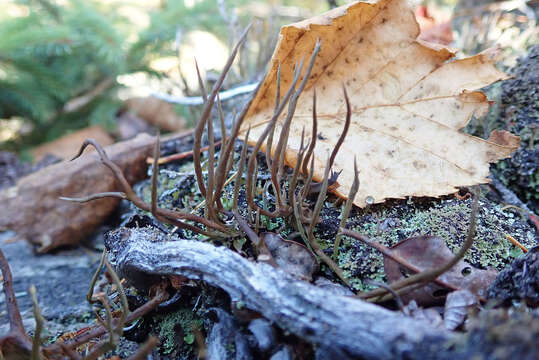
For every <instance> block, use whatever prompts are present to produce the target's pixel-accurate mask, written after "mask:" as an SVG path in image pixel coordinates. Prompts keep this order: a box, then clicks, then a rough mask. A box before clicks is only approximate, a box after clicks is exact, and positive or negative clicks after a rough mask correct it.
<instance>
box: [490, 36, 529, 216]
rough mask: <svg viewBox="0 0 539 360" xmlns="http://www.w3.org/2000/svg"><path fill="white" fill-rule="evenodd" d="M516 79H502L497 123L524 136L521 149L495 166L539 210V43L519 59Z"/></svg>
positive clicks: (521, 136)
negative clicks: (538, 138) (538, 139)
mask: <svg viewBox="0 0 539 360" xmlns="http://www.w3.org/2000/svg"><path fill="white" fill-rule="evenodd" d="M511 75H513V78H512V79H509V80H506V81H504V82H503V83H502V95H501V106H500V110H501V111H500V115H499V118H498V121H497V123H498V124H500V125H501V127H503V128H505V129H507V130H509V131H511V132H512V133H513V134H516V135H518V136H520V149H519V150H518V151H517V152H515V153H514V154H513V156H511V158H510V159H506V160H503V161H501V162H499V163H498V164H497V165H496V166H495V167H494V173H495V175H496V176H497V177H498V178H500V179H501V181H502V182H503V183H504V184H505V185H507V186H509V187H510V188H511V189H512V190H513V191H514V192H515V193H516V194H517V196H518V197H519V198H520V199H521V200H522V201H524V202H526V203H527V205H528V206H529V207H530V208H531V209H532V210H534V211H535V212H537V211H538V210H539V204H538V201H539V172H538V171H537V168H538V167H539V141H536V138H537V135H538V134H539V129H538V127H539V45H535V46H534V47H532V48H531V49H530V51H529V53H528V55H527V56H525V57H523V58H521V59H519V61H518V64H517V66H516V67H515V68H514V69H513V70H512V71H511Z"/></svg>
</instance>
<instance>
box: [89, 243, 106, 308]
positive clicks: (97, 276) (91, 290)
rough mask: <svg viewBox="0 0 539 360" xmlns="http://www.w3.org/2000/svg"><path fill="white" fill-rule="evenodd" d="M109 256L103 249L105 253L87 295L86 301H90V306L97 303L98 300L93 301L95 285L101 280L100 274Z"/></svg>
mask: <svg viewBox="0 0 539 360" xmlns="http://www.w3.org/2000/svg"><path fill="white" fill-rule="evenodd" d="M106 256H107V249H106V248H105V249H103V253H102V254H101V260H99V265H97V269H96V270H95V273H94V275H93V276H92V280H91V281H90V287H89V288H88V293H87V294H86V301H88V304H90V305H92V304H94V303H96V302H97V301H98V300H94V299H92V297H93V296H94V287H95V283H96V282H97V279H98V278H99V273H100V272H101V269H102V268H103V264H104V263H105V257H106Z"/></svg>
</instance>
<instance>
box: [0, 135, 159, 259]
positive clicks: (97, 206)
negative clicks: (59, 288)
mask: <svg viewBox="0 0 539 360" xmlns="http://www.w3.org/2000/svg"><path fill="white" fill-rule="evenodd" d="M154 141H155V140H154V138H153V137H151V136H149V135H146V134H141V135H139V136H137V137H136V138H134V139H131V140H128V141H124V142H120V143H117V144H114V145H111V146H107V147H106V148H105V151H106V152H107V154H108V155H109V157H110V158H111V159H112V161H114V162H115V163H116V164H118V165H119V166H120V168H122V170H123V171H124V173H125V174H126V178H127V179H128V181H130V182H131V183H133V182H135V181H138V180H141V179H142V178H144V177H145V176H146V167H147V165H146V162H145V160H146V157H147V156H148V155H149V154H150V153H151V149H152V147H153V143H154ZM73 155H75V154H73ZM118 189H119V185H118V184H117V183H116V180H115V178H114V176H113V175H112V173H111V171H110V170H109V169H107V168H106V167H105V166H103V164H102V163H101V161H99V156H98V155H97V153H96V152H91V153H88V154H85V155H83V156H81V157H80V158H78V159H76V160H74V161H72V162H67V161H63V162H61V163H58V164H54V165H51V166H49V167H46V168H44V169H42V170H40V171H37V172H35V173H33V174H30V175H28V176H26V177H24V178H22V179H20V180H19V181H18V182H17V184H16V185H15V186H13V187H10V188H7V189H5V190H3V191H2V192H1V193H0V204H2V216H0V230H12V231H15V232H16V233H17V236H18V237H20V238H26V239H27V240H29V241H30V242H32V243H33V244H36V245H38V246H39V248H38V251H39V252H47V251H49V250H51V249H53V248H56V247H58V246H62V245H70V244H76V243H78V241H80V240H81V239H83V238H84V236H86V235H88V234H90V233H91V232H92V231H94V230H95V229H96V228H97V226H99V224H101V223H102V222H103V220H104V219H105V218H106V217H107V216H108V215H109V214H110V213H111V212H112V211H113V210H114V208H115V207H116V205H117V204H118V201H119V200H118V199H114V198H107V199H100V200H96V201H93V202H91V203H88V204H85V205H81V204H77V203H72V202H68V201H62V200H60V199H59V197H61V196H68V197H81V196H86V195H89V194H94V193H98V192H107V191H114V190H118Z"/></svg>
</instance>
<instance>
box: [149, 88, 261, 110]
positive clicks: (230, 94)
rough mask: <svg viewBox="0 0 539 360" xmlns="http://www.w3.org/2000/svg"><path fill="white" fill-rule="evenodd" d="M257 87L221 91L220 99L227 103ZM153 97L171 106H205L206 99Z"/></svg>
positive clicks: (195, 97) (159, 95)
mask: <svg viewBox="0 0 539 360" xmlns="http://www.w3.org/2000/svg"><path fill="white" fill-rule="evenodd" d="M257 86H258V83H253V84H246V85H241V86H237V87H235V88H232V89H229V90H225V91H221V92H220V93H219V98H220V99H221V101H226V100H229V99H232V98H234V97H236V96H238V95H243V94H249V93H252V92H253V91H254V90H255V89H256V87H257ZM152 96H153V97H155V98H157V99H160V100H163V101H166V102H168V103H171V104H179V105H202V104H204V98H203V97H202V96H184V97H178V96H173V95H169V94H163V93H152Z"/></svg>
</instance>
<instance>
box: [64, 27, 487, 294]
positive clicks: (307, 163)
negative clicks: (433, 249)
mask: <svg viewBox="0 0 539 360" xmlns="http://www.w3.org/2000/svg"><path fill="white" fill-rule="evenodd" d="M247 31H248V29H247V30H245V32H244V33H243V35H242V36H241V38H240V40H239V41H238V43H237V45H236V46H235V48H234V49H233V51H232V53H231V55H230V57H229V59H228V61H227V63H226V65H225V67H224V70H223V72H222V73H221V76H220V77H219V79H218V80H217V82H216V83H215V85H214V86H213V89H212V92H211V94H209V96H208V94H207V93H206V92H205V90H204V86H203V81H202V79H201V77H200V72H199V71H198V66H197V75H198V79H199V84H200V88H201V91H202V96H203V99H204V100H205V104H204V109H203V111H202V115H201V117H200V120H199V122H198V123H197V126H196V128H195V130H194V145H193V165H194V169H195V175H196V180H197V185H198V189H199V191H200V193H201V194H202V195H203V196H204V198H205V200H204V205H205V209H204V215H203V216H201V215H197V214H194V213H192V212H186V211H182V210H170V209H164V208H160V207H158V206H157V174H158V163H159V152H160V144H159V136H158V137H157V141H156V143H155V147H154V156H153V169H152V180H151V183H152V185H151V203H146V202H144V201H143V200H142V199H141V198H140V197H139V196H137V195H136V193H135V191H134V190H133V189H132V187H131V186H130V185H129V183H128V182H127V180H126V178H125V177H124V175H123V173H122V171H121V169H120V168H119V167H118V166H117V165H116V164H114V163H113V162H112V161H110V159H109V158H108V157H107V155H106V153H105V152H104V150H103V149H102V148H101V147H100V146H99V144H97V143H96V142H94V141H93V140H86V141H85V142H84V144H83V145H82V147H81V149H80V151H79V153H78V154H77V155H76V156H75V158H76V157H78V156H80V154H82V152H83V150H84V149H85V147H86V146H88V145H90V144H91V145H93V146H94V147H95V148H96V150H97V151H98V153H99V156H100V158H101V161H102V162H103V163H104V164H105V165H106V166H107V167H109V168H110V169H111V170H112V172H113V173H114V175H115V177H116V178H117V179H118V180H119V182H120V184H121V186H122V187H123V190H124V192H109V193H100V194H94V195H90V196H88V197H85V198H77V199H75V198H64V199H66V200H71V201H77V202H86V201H90V200H94V199H99V198H103V197H118V198H122V199H127V200H129V201H131V202H132V203H133V204H134V205H135V206H137V207H138V208H140V209H141V210H143V211H149V212H151V214H152V215H153V216H154V217H155V219H157V220H158V221H161V222H164V223H168V224H171V225H174V226H176V227H178V228H181V229H187V230H191V231H193V232H194V233H199V234H202V235H205V236H208V237H212V238H231V237H235V236H238V235H241V232H243V233H245V234H246V235H247V237H248V238H249V239H250V240H251V241H252V243H253V246H254V247H255V250H257V251H258V252H259V254H260V252H262V251H263V252H264V253H265V254H268V252H267V249H264V247H265V246H264V244H263V242H262V241H261V240H260V239H259V238H258V235H257V233H256V231H254V230H253V229H252V228H251V227H250V226H249V223H254V224H255V229H258V222H259V221H258V220H259V217H260V215H264V216H266V217H268V218H283V219H284V220H285V221H286V222H287V224H288V225H289V226H290V227H292V228H295V229H296V231H297V232H298V233H299V234H300V235H301V237H302V238H303V240H304V242H305V244H306V245H307V247H308V248H309V250H311V251H312V252H314V253H315V254H316V255H317V256H318V257H319V258H320V260H322V261H323V262H324V263H326V265H327V266H328V267H329V268H330V269H331V270H332V271H334V272H335V274H336V275H337V276H338V277H339V278H340V279H341V280H342V281H343V282H344V283H345V284H347V285H349V281H348V279H347V278H345V276H344V275H343V272H342V270H341V269H340V268H339V266H338V265H337V264H336V263H335V261H334V259H337V256H338V250H339V246H340V241H341V235H346V236H349V237H353V238H355V239H357V240H360V241H362V242H364V243H366V244H367V245H369V246H371V247H374V248H376V249H377V250H379V251H380V252H382V253H383V254H384V256H387V257H389V258H391V259H393V260H394V261H396V262H397V263H399V264H400V265H402V266H403V268H404V269H407V270H408V271H410V272H411V273H416V274H415V275H413V276H409V277H407V278H405V279H403V280H401V281H397V282H395V283H393V284H392V285H391V287H388V286H385V285H383V284H378V285H380V288H378V289H375V290H373V291H370V292H366V293H360V294H358V296H359V297H361V298H363V299H368V300H371V301H383V300H387V299H391V298H392V297H396V295H398V294H400V293H404V292H408V291H411V290H412V289H413V288H414V287H417V286H421V284H424V283H426V282H430V281H435V282H436V283H438V284H439V285H442V286H446V287H448V288H450V289H451V288H454V286H450V285H449V284H446V283H444V282H443V281H441V280H439V279H436V278H437V277H438V276H439V275H441V274H442V273H443V272H445V271H447V270H448V269H450V268H451V267H452V266H453V265H455V264H456V263H457V262H458V261H459V260H460V259H461V258H462V257H463V256H464V253H465V252H466V251H467V250H468V248H469V247H470V246H471V243H472V241H473V233H474V232H475V218H476V212H477V198H478V196H475V203H474V206H473V209H472V218H471V222H470V228H469V231H468V234H467V239H466V241H465V243H464V244H463V246H462V248H461V249H460V251H459V252H458V254H457V255H456V256H455V258H454V259H452V260H451V261H450V262H448V264H445V265H443V266H441V267H440V268H436V269H429V270H428V271H423V272H420V270H419V269H418V268H417V267H416V266H414V265H413V264H410V263H409V262H408V261H407V260H406V259H403V258H401V257H398V256H396V255H394V254H393V253H392V252H391V251H390V250H389V249H388V248H387V247H385V246H383V245H381V244H378V243H376V242H374V241H371V240H369V239H368V238H366V237H365V236H362V235H361V234H358V233H356V232H353V231H350V230H347V229H346V228H345V226H346V221H347V219H348V215H349V213H350V209H351V207H352V204H353V200H354V197H355V195H356V193H357V190H358V187H359V176H358V170H357V166H356V164H355V163H354V175H355V176H354V182H353V184H352V186H351V189H350V193H349V195H348V198H347V201H346V204H345V206H344V209H343V213H342V216H341V222H340V226H339V228H340V230H339V234H338V235H337V236H336V238H335V242H334V247H333V249H334V250H333V259H332V257H330V256H328V255H327V254H325V253H324V251H323V250H322V248H321V247H320V245H319V243H318V240H317V239H316V238H315V236H314V230H315V226H316V224H317V223H318V222H319V215H320V211H321V209H322V206H323V204H324V202H325V199H326V194H327V190H328V186H329V185H330V183H334V182H335V181H336V178H337V176H338V173H334V172H331V176H330V170H331V168H332V166H333V163H334V160H335V157H336V155H337V153H338V151H339V148H340V146H341V145H342V143H343V141H344V139H345V137H346V135H347V132H348V129H349V126H350V121H351V107H350V102H349V99H348V95H347V92H346V88H345V87H344V85H343V94H344V99H345V102H346V110H347V111H346V121H345V125H344V129H343V132H342V134H341V136H340V137H339V139H338V141H337V143H336V145H335V148H334V149H333V151H332V153H331V155H330V156H329V158H328V159H327V162H326V168H325V172H324V178H323V180H322V182H320V183H316V184H315V183H313V181H312V176H313V167H314V156H313V151H314V148H315V146H316V138H317V136H316V134H317V133H318V131H317V116H316V91H313V108H312V120H313V121H312V132H311V134H312V136H311V140H310V142H309V144H308V145H305V129H304V130H303V131H302V136H301V142H300V148H299V151H298V156H297V162H296V164H295V167H294V169H293V171H292V173H291V174H287V173H286V172H285V169H284V157H285V151H286V147H287V142H288V136H289V132H290V125H291V121H292V118H293V115H294V111H295V108H296V104H297V101H298V99H299V96H300V95H301V93H302V91H303V90H304V88H305V85H306V83H307V80H308V79H309V76H310V73H311V70H312V68H313V65H314V62H315V59H316V56H317V54H318V52H319V51H320V42H318V41H317V43H316V45H315V47H314V49H313V52H312V55H311V57H310V60H309V64H308V65H307V68H306V69H305V73H304V74H303V79H302V80H301V81H300V74H301V73H302V70H303V65H304V62H303V60H301V61H300V62H299V64H298V63H296V66H295V67H294V76H293V80H292V83H291V85H290V87H289V88H288V90H287V91H286V93H285V94H284V96H283V97H282V98H281V96H280V67H279V68H278V71H277V80H276V81H277V84H276V85H277V86H276V96H275V99H276V100H275V108H274V112H273V115H272V117H271V118H270V120H269V121H268V123H267V125H266V127H265V129H264V131H263V133H262V135H261V136H260V137H259V138H258V140H257V142H256V144H255V145H254V147H253V149H252V151H251V154H250V156H249V159H247V140H248V138H249V133H250V127H249V129H248V130H247V131H246V133H245V139H244V146H243V147H242V152H241V156H240V160H239V163H238V164H237V166H236V168H237V171H236V172H235V173H234V174H233V175H231V176H230V177H229V174H230V172H231V170H232V168H233V165H234V164H233V159H234V156H233V149H234V143H235V140H236V138H237V137H238V134H239V132H240V128H241V127H242V124H243V120H244V117H245V115H246V113H247V111H248V109H249V107H250V105H251V102H252V100H253V98H254V96H255V95H256V92H257V90H255V92H254V95H253V96H252V98H251V100H250V101H248V102H247V103H246V104H245V105H244V107H243V109H242V110H241V111H240V113H239V115H238V116H237V117H236V119H235V121H234V125H233V126H232V130H231V133H230V135H229V136H228V137H227V136H226V129H225V125H224V115H223V111H222V108H221V103H220V101H219V97H218V93H219V90H220V88H221V86H222V84H223V81H224V79H225V77H226V74H227V72H228V70H229V69H230V67H231V66H232V63H233V61H234V58H235V56H236V53H237V51H238V49H239V47H240V46H241V45H242V43H243V42H244V41H245V38H246V35H247ZM259 86H260V85H259ZM215 102H217V108H218V111H219V118H220V122H221V134H222V143H221V144H222V148H221V151H220V153H219V156H218V161H217V166H216V164H215V141H214V133H213V122H212V121H211V119H210V115H211V111H212V108H213V106H214V103H215ZM287 105H288V111H287V114H286V116H285V119H284V121H283V123H282V125H281V131H280V134H279V138H278V141H277V143H276V145H275V146H273V142H274V140H275V139H274V134H275V128H276V124H277V121H278V119H279V117H280V115H281V114H282V112H283V110H284V109H285V107H286V106H287ZM205 129H206V131H207V138H208V142H209V146H208V151H209V156H208V171H207V180H206V181H205V179H204V176H203V171H202V164H201V152H202V151H201V143H202V136H203V133H204V130H205ZM264 142H266V154H265V155H266V165H267V167H268V169H269V171H270V174H271V181H270V182H269V183H266V185H265V186H264V191H262V194H263V196H265V195H266V193H267V190H268V186H269V185H271V186H272V188H273V193H274V197H275V204H274V210H273V211H270V209H268V208H267V207H266V208H263V207H260V206H259V205H258V204H257V203H256V202H255V200H254V199H255V193H256V192H257V191H256V190H257V189H256V180H257V169H258V168H257V155H258V152H259V151H260V149H261V147H262V144H263V143H264ZM304 145H305V146H304ZM272 159H273V161H272ZM245 165H247V168H246V181H245V197H246V202H247V218H248V221H246V219H245V218H244V217H243V216H242V215H240V213H239V211H238V195H239V190H240V185H241V179H242V175H243V173H244V168H245ZM285 177H288V178H287V179H285ZM232 180H235V184H234V191H233V199H232V207H231V209H225V207H224V206H223V203H222V195H223V188H224V187H225V185H226V184H228V183H229V182H230V181H232ZM284 180H286V182H287V183H288V189H287V188H286V187H285V186H284V185H283V184H284V183H285V181H284ZM300 182H301V183H303V186H302V187H301V188H299V186H298V184H299V183H300ZM312 193H318V197H317V200H316V202H315V205H314V208H313V209H311V208H310V206H309V204H308V202H306V199H307V197H308V196H309V195H310V194H312ZM263 202H264V203H265V204H267V201H266V199H264V201H263ZM232 219H235V220H236V223H237V226H235V225H234V223H233V222H231V221H230V220H232ZM251 219H255V220H253V221H252V220H251ZM304 224H308V227H307V228H306V227H304ZM259 260H260V259H259ZM270 263H272V264H274V265H275V263H274V262H270Z"/></svg>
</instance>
